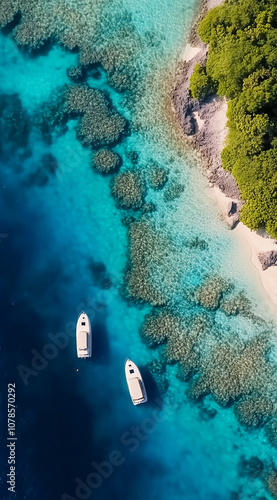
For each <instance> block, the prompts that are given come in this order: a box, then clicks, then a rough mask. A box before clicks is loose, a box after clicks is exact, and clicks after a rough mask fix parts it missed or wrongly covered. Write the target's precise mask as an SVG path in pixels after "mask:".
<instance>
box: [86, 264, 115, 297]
mask: <svg viewBox="0 0 277 500" xmlns="http://www.w3.org/2000/svg"><path fill="white" fill-rule="evenodd" d="M88 267H89V270H90V272H91V276H92V279H93V281H94V283H95V285H97V286H99V288H102V289H105V290H107V289H109V288H111V287H112V285H113V283H112V280H111V278H110V276H109V274H108V273H107V270H106V266H105V264H103V262H95V261H94V260H93V259H90V261H89V264H88Z"/></svg>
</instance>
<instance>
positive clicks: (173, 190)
mask: <svg viewBox="0 0 277 500" xmlns="http://www.w3.org/2000/svg"><path fill="white" fill-rule="evenodd" d="M184 190H185V186H184V185H183V184H172V185H171V186H170V187H169V188H167V189H166V191H165V192H164V201H165V202H166V203H167V202H169V201H174V200H176V198H179V197H180V196H181V194H182V193H183V192H184Z"/></svg>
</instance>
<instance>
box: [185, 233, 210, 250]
mask: <svg viewBox="0 0 277 500" xmlns="http://www.w3.org/2000/svg"><path fill="white" fill-rule="evenodd" d="M185 246H186V247H188V248H191V249H194V248H195V249H198V250H208V248H209V245H208V243H207V242H206V241H205V240H202V239H200V238H198V236H196V238H193V239H192V240H190V241H189V242H188V243H186V244H185Z"/></svg>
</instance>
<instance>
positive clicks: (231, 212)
mask: <svg viewBox="0 0 277 500" xmlns="http://www.w3.org/2000/svg"><path fill="white" fill-rule="evenodd" d="M236 211H237V204H236V203H235V202H234V201H232V200H231V201H230V202H229V203H228V206H227V217H231V215H234V214H235V213H236Z"/></svg>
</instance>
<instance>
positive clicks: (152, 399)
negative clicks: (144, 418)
mask: <svg viewBox="0 0 277 500" xmlns="http://www.w3.org/2000/svg"><path fill="white" fill-rule="evenodd" d="M139 370H140V373H141V376H142V378H143V382H144V385H145V389H146V393H147V398H148V401H147V405H149V406H153V407H156V406H157V400H158V401H159V402H160V405H161V404H162V394H161V393H160V391H159V388H158V386H157V384H156V382H155V380H154V378H153V376H152V374H151V373H150V372H149V370H148V369H147V368H146V367H145V366H142V367H139Z"/></svg>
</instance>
